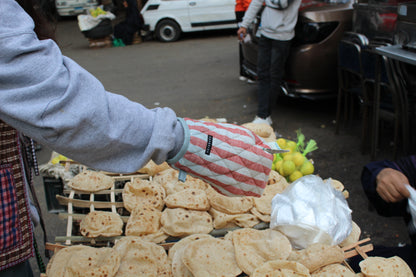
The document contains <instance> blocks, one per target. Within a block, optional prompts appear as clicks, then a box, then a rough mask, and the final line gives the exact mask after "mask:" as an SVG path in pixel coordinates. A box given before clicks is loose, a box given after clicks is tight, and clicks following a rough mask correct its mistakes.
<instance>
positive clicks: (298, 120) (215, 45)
mask: <svg viewBox="0 0 416 277" xmlns="http://www.w3.org/2000/svg"><path fill="white" fill-rule="evenodd" d="M57 31H58V41H59V45H60V47H61V49H62V52H63V54H64V55H66V56H68V57H70V58H72V59H73V60H75V61H76V62H78V63H79V64H81V65H82V66H83V67H84V68H85V69H86V70H88V71H89V72H91V73H92V74H94V75H95V76H96V77H97V78H98V79H99V80H100V81H101V82H102V83H103V84H104V86H105V87H106V88H107V90H109V91H112V92H116V93H120V94H123V95H125V96H126V97H128V98H129V99H131V100H134V101H138V102H140V103H142V104H143V105H144V106H146V107H148V108H154V107H161V106H167V107H171V108H172V109H174V110H175V111H176V113H177V115H178V116H181V117H183V116H186V117H191V118H202V117H205V116H208V117H212V118H226V119H227V121H228V122H231V123H237V124H242V123H245V122H249V121H251V120H252V119H253V118H254V116H255V112H256V104H257V102H256V85H253V84H247V83H245V82H241V81H240V80H239V79H238V50H237V49H238V48H237V45H238V42H237V37H236V35H235V31H234V30H232V31H225V32H208V33H198V34H192V35H186V36H184V37H183V38H182V39H181V40H180V41H178V42H175V43H160V42H157V41H145V42H143V43H141V44H137V45H131V46H127V47H112V48H102V49H89V48H88V41H87V39H86V38H85V37H84V36H83V35H82V34H81V32H80V31H79V29H78V26H77V21H76V19H69V20H62V21H60V22H59V25H58V30H57ZM322 82H325V80H322ZM91 93H93V92H91ZM335 103H336V102H335V101H334V100H332V101H324V102H310V101H302V100H299V99H288V98H280V99H279V100H278V103H277V107H276V109H275V110H274V113H273V115H272V118H273V122H274V126H273V127H274V129H275V130H276V132H277V133H278V134H280V135H281V136H283V137H285V138H291V139H294V138H295V137H296V130H297V129H299V128H300V129H301V130H302V132H303V133H304V135H305V136H306V139H312V138H313V139H315V140H316V141H317V143H318V147H319V149H318V150H316V151H315V152H313V153H312V154H311V155H310V158H312V159H313V160H314V163H315V169H316V171H315V172H316V173H317V174H319V175H320V176H321V177H322V178H334V179H337V180H339V181H341V182H342V183H343V184H344V186H345V188H346V189H347V190H348V191H349V193H350V197H349V199H348V203H349V206H350V208H351V210H352V211H353V212H352V217H353V220H354V221H355V222H356V223H357V224H358V225H359V226H360V227H361V230H362V237H363V238H365V237H370V238H371V240H372V242H373V243H374V244H383V245H387V246H395V245H397V244H399V243H409V239H408V236H407V232H406V230H405V226H404V224H403V223H402V220H401V219H397V218H384V217H380V216H378V215H376V214H375V213H374V212H372V211H369V209H368V203H367V200H366V197H365V195H364V193H363V191H362V189H361V184H360V174H361V170H362V167H363V166H364V165H365V164H366V163H367V162H369V161H370V156H369V155H368V154H365V155H363V154H361V152H360V147H359V145H360V125H359V124H360V121H359V120H357V121H356V122H353V124H352V127H348V128H343V129H341V133H340V134H339V135H335V134H334V130H335V125H334V122H335V121H334V120H335V112H336V104H335ZM38 153H39V160H40V161H39V162H40V163H41V164H42V163H46V162H47V161H48V159H49V155H50V150H48V149H47V148H45V147H43V149H42V150H41V151H39V152H38ZM378 158H379V159H381V158H392V155H391V149H390V147H389V141H386V143H385V145H383V148H382V149H380V151H379V156H378ZM36 180H37V191H38V197H39V198H40V201H41V202H42V209H43V213H44V219H45V221H46V225H47V230H48V232H47V233H48V240H49V242H52V243H53V242H54V237H55V236H63V235H65V233H66V231H65V230H66V222H65V221H63V220H61V219H59V218H58V216H57V215H56V214H51V213H48V211H47V209H46V203H45V197H44V191H43V182H42V179H41V178H40V177H38V178H36ZM36 232H37V240H38V244H39V247H40V250H41V253H43V247H44V242H43V239H42V236H41V234H40V229H39V227H38V228H36ZM45 261H47V259H45ZM31 262H32V266H33V268H34V270H35V272H38V271H37V268H36V263H35V260H34V259H32V261H31Z"/></svg>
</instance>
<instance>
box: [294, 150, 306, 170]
mask: <svg viewBox="0 0 416 277" xmlns="http://www.w3.org/2000/svg"><path fill="white" fill-rule="evenodd" d="M305 160H306V158H305V157H304V156H303V155H302V153H300V152H295V153H293V154H292V161H293V162H294V163H295V165H296V167H300V166H301V165H303V164H304V163H305Z"/></svg>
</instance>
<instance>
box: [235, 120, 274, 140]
mask: <svg viewBox="0 0 416 277" xmlns="http://www.w3.org/2000/svg"><path fill="white" fill-rule="evenodd" d="M241 126H243V127H245V128H247V129H249V130H250V131H252V132H253V133H255V134H256V135H258V136H259V137H262V138H263V139H264V140H265V141H276V134H275V133H274V130H273V127H272V126H270V125H268V124H265V123H252V122H249V123H244V124H242V125H241Z"/></svg>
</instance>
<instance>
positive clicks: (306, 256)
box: [287, 243, 344, 272]
mask: <svg viewBox="0 0 416 277" xmlns="http://www.w3.org/2000/svg"><path fill="white" fill-rule="evenodd" d="M287 259H288V260H289V261H296V262H298V263H301V264H303V265H304V266H306V267H307V268H308V269H309V271H310V272H314V271H315V270H317V269H318V268H321V267H324V266H326V265H330V264H335V263H342V261H344V251H343V250H342V249H341V248H340V247H339V246H338V245H327V244H322V243H314V244H311V245H309V246H308V247H307V248H305V249H302V250H297V251H292V252H291V253H290V256H289V257H288V258H287Z"/></svg>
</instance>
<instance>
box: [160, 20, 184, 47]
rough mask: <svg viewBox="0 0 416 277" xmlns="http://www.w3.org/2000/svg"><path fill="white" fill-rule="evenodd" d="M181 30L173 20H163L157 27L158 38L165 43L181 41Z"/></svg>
mask: <svg viewBox="0 0 416 277" xmlns="http://www.w3.org/2000/svg"><path fill="white" fill-rule="evenodd" d="M180 35H181V28H180V27H179V25H178V23H176V22H175V21H173V20H171V19H165V20H162V21H161V22H160V23H159V24H157V27H156V38H157V39H158V40H160V41H163V42H173V41H177V40H178V39H179V36H180Z"/></svg>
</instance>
